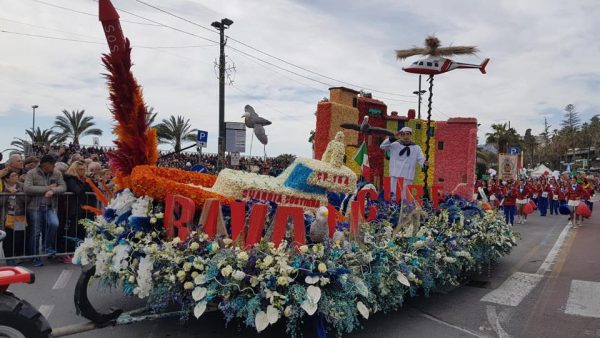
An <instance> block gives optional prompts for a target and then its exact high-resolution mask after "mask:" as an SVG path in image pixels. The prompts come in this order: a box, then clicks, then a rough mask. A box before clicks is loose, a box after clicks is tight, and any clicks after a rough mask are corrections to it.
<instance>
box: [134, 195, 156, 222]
mask: <svg viewBox="0 0 600 338" xmlns="http://www.w3.org/2000/svg"><path fill="white" fill-rule="evenodd" d="M151 210H152V198H151V197H149V196H144V197H140V198H138V199H136V200H135V202H133V203H132V204H131V217H148V215H149V214H150V211H151Z"/></svg>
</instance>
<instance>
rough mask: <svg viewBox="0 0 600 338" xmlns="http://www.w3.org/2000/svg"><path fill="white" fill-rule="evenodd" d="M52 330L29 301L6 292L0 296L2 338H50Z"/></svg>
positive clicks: (0, 330) (0, 333) (0, 332)
mask: <svg viewBox="0 0 600 338" xmlns="http://www.w3.org/2000/svg"><path fill="white" fill-rule="evenodd" d="M51 332H52V328H51V327H50V324H49V323H48V321H47V320H46V318H44V316H42V314H41V313H40V312H39V311H38V310H37V309H36V308H34V307H33V306H32V305H31V304H29V303H28V302H27V301H25V300H22V299H19V298H18V297H16V296H15V295H13V294H12V293H10V292H8V291H6V292H5V293H3V294H0V337H11V338H12V337H15V338H48V337H50V333H51Z"/></svg>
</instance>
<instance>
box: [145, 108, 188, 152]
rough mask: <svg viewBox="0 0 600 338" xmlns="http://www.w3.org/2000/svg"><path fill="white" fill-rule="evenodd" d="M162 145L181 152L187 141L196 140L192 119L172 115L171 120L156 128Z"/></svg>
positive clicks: (165, 120)
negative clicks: (168, 145)
mask: <svg viewBox="0 0 600 338" xmlns="http://www.w3.org/2000/svg"><path fill="white" fill-rule="evenodd" d="M154 128H156V131H157V134H158V141H159V142H160V143H168V144H171V145H172V146H173V149H174V150H175V151H177V152H178V151H181V148H182V147H181V144H182V143H183V142H185V141H195V140H196V134H195V131H196V129H192V126H191V125H190V119H184V118H183V116H179V115H178V116H173V115H171V116H170V117H169V119H163V120H162V122H161V123H159V124H157V125H155V126H154Z"/></svg>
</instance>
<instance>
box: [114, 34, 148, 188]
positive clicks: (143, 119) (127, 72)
mask: <svg viewBox="0 0 600 338" xmlns="http://www.w3.org/2000/svg"><path fill="white" fill-rule="evenodd" d="M125 47H126V48H125V52H123V53H111V54H104V55H103V57H102V62H103V63H104V66H105V67H106V69H107V70H108V74H105V77H106V79H107V82H108V88H109V92H110V101H111V107H110V112H111V113H112V115H113V117H114V119H115V121H116V124H115V125H114V127H113V131H114V133H115V135H116V136H117V140H116V141H114V143H115V145H116V146H117V147H116V150H114V151H112V152H110V153H109V154H108V157H109V161H110V165H111V167H112V169H113V171H114V172H115V174H116V175H117V178H118V179H119V181H120V182H118V183H120V185H121V187H126V186H127V185H128V184H127V183H126V182H127V177H128V176H129V175H130V174H131V171H132V170H133V168H134V167H135V166H138V165H145V164H150V165H153V164H155V163H156V161H157V160H158V146H157V145H158V140H157V137H156V130H155V129H154V128H150V125H149V123H148V109H147V107H146V105H145V104H144V97H143V95H142V88H141V87H140V86H139V85H138V83H137V81H136V80H135V78H134V77H133V73H132V72H131V47H130V43H129V39H127V40H126V41H125Z"/></svg>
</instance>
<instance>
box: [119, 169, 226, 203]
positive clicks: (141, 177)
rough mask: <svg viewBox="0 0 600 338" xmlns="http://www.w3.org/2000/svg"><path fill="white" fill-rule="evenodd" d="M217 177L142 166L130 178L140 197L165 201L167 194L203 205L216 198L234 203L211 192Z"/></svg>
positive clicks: (132, 187) (134, 170)
mask: <svg viewBox="0 0 600 338" xmlns="http://www.w3.org/2000/svg"><path fill="white" fill-rule="evenodd" d="M216 180H217V177H216V176H214V175H209V174H201V173H196V172H191V171H184V170H179V169H172V168H160V167H156V166H149V165H142V166H137V167H135V168H134V169H133V171H132V173H131V177H130V182H131V183H130V184H131V185H130V186H131V189H132V190H133V191H134V192H135V193H136V194H137V195H139V196H150V197H152V198H153V199H158V200H164V199H165V197H166V196H167V194H179V195H183V196H185V197H188V198H190V199H192V200H193V201H194V202H196V204H198V205H203V204H204V201H206V200H207V199H209V198H216V199H219V200H221V202H222V203H229V202H231V201H232V199H231V198H229V197H224V196H223V195H220V194H217V193H215V192H212V191H209V190H207V189H206V188H210V187H212V186H213V185H214V184H215V181H216Z"/></svg>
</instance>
